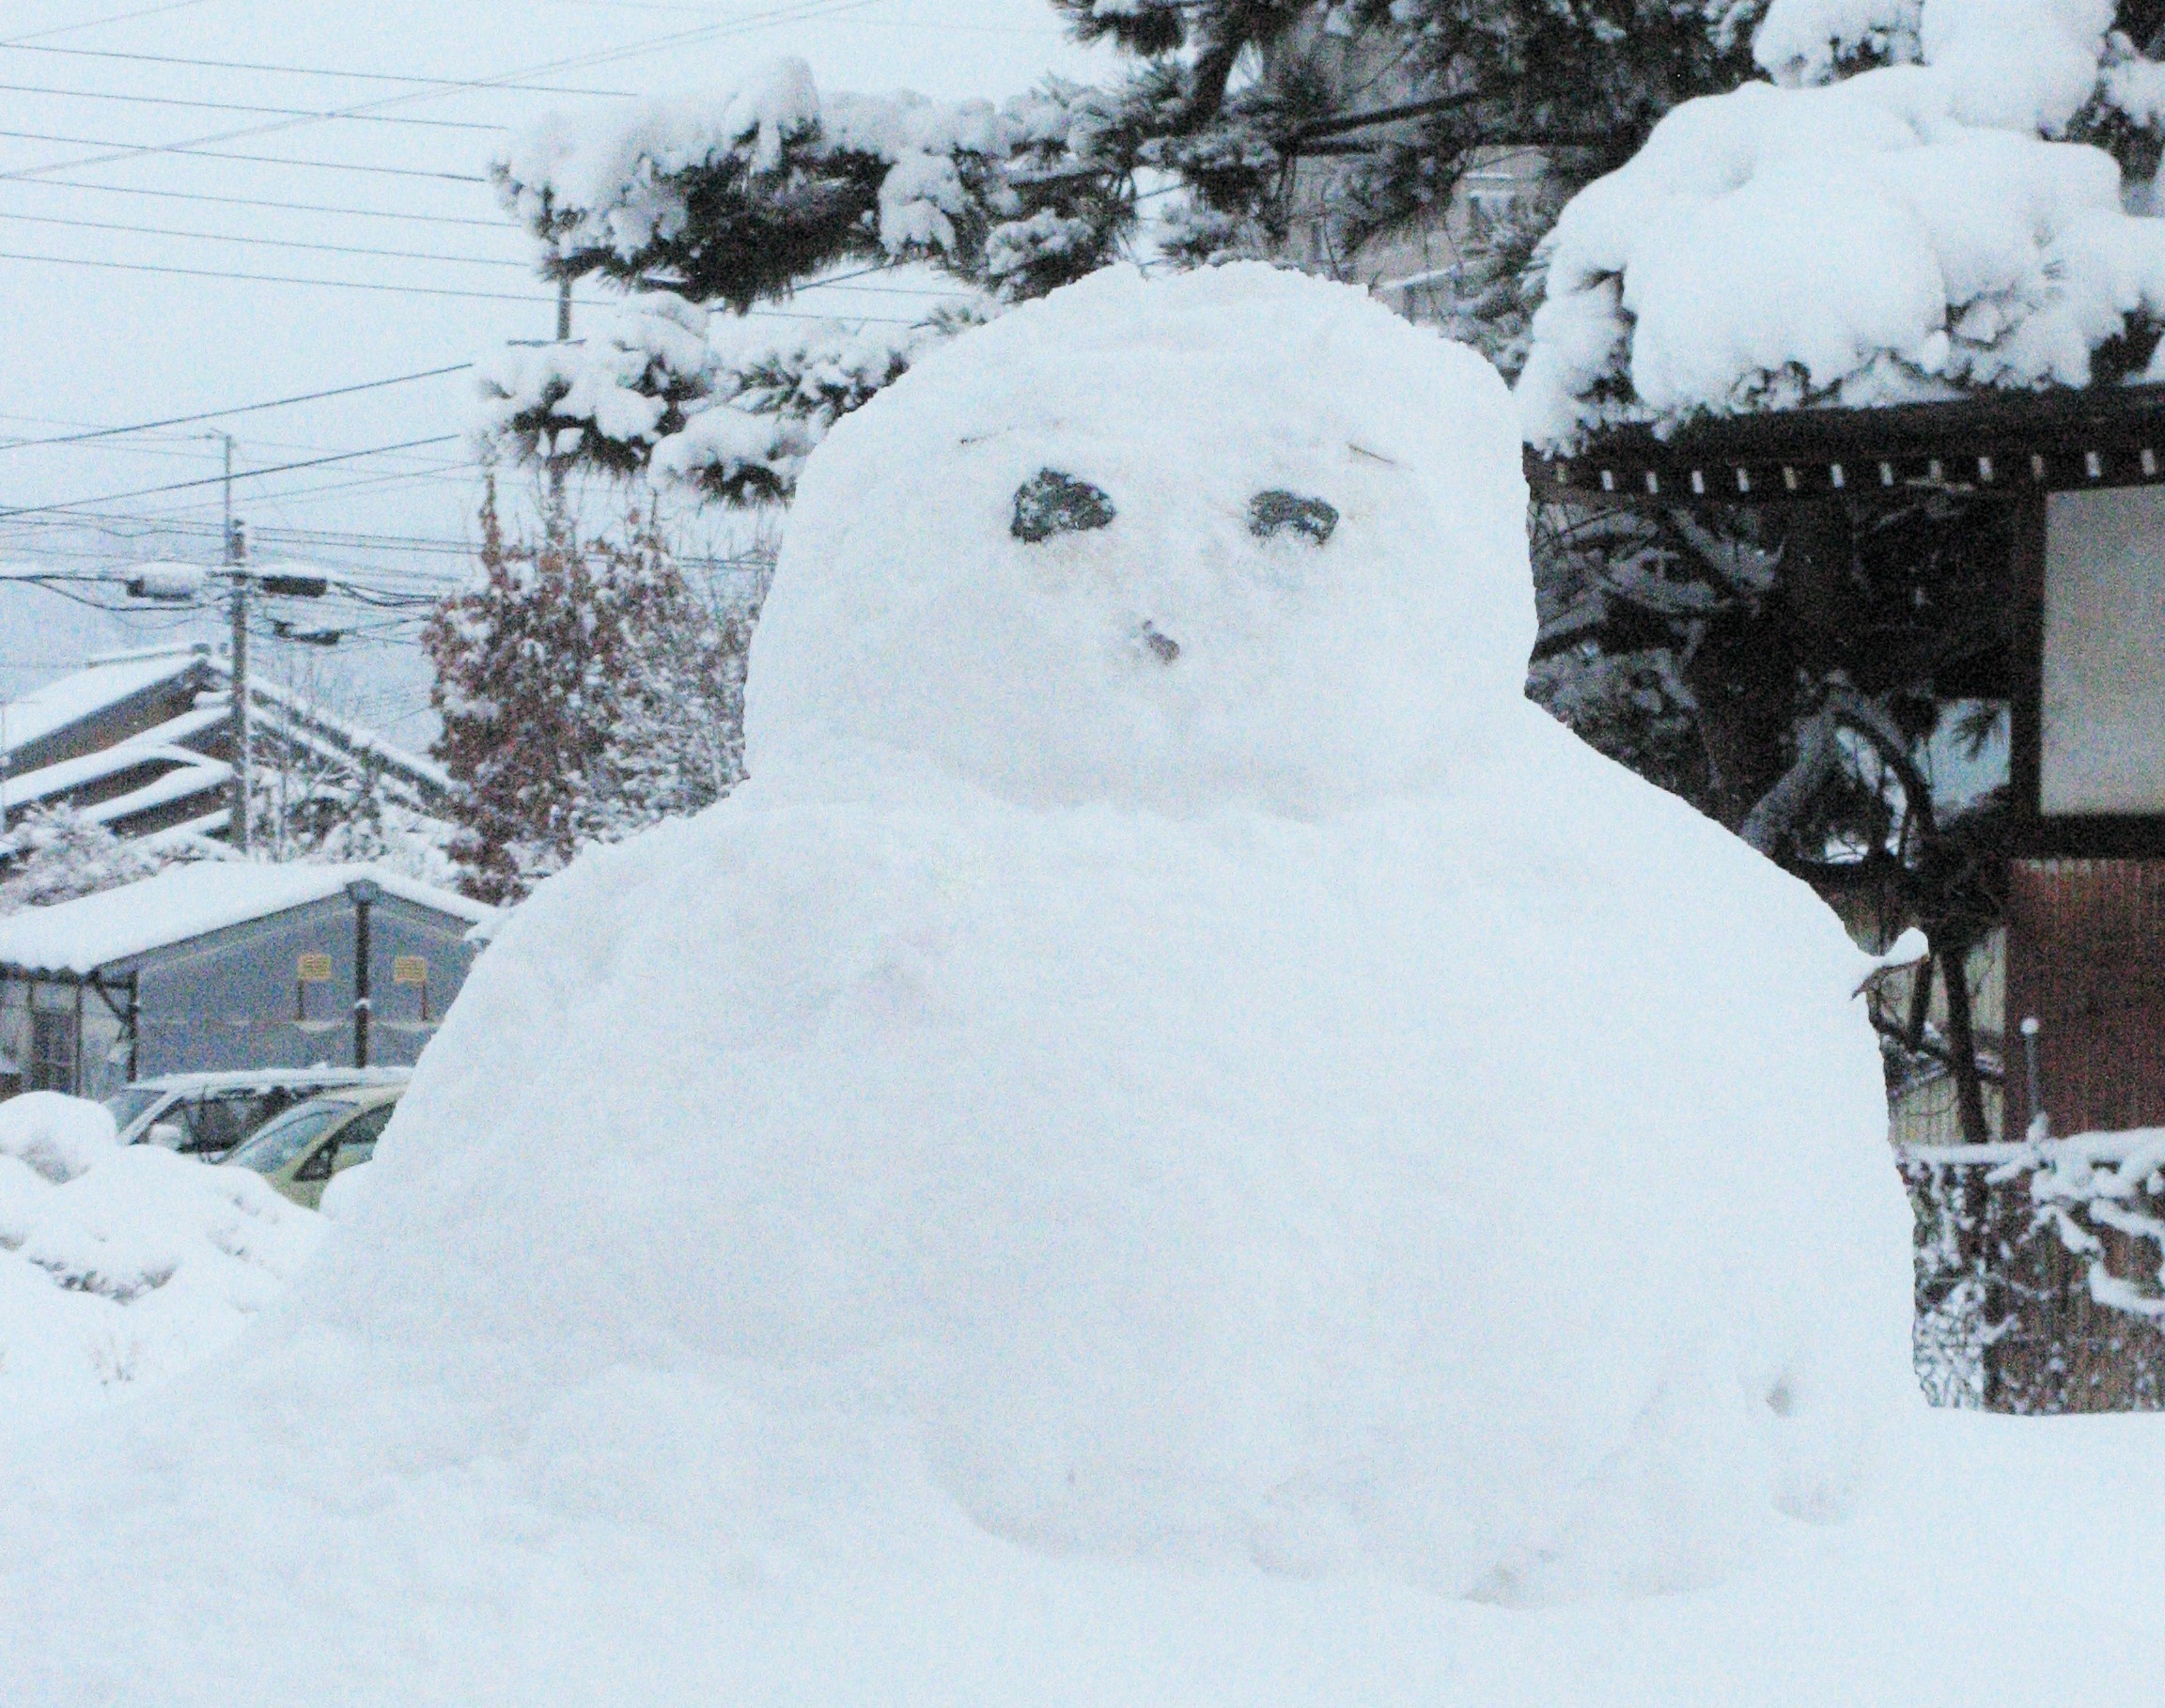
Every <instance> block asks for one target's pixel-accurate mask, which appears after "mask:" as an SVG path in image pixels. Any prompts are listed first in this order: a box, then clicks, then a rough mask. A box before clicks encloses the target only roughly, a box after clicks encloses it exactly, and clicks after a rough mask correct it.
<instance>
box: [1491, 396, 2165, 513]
mask: <svg viewBox="0 0 2165 1708" xmlns="http://www.w3.org/2000/svg"><path fill="white" fill-rule="evenodd" d="M2161 469H2165V384H2130V385H2099V386H2087V387H2073V386H2059V387H2051V388H2048V389H2045V390H2039V391H1998V392H1981V393H1978V394H1975V395H1973V396H1967V397H1961V398H1956V399H1953V400H1951V401H1947V402H1935V403H1908V404H1890V405H1886V406H1883V407H1879V408H1873V409H1830V408H1816V409H1796V410H1773V411H1764V412H1760V413H1754V414H1737V415H1722V416H1704V417H1701V418H1699V419H1696V420H1693V421H1690V422H1688V423H1685V424H1684V425H1682V426H1679V427H1673V428H1664V427H1654V426H1650V425H1645V424H1638V425H1633V426H1629V427H1614V428H1611V429H1610V430H1608V431H1606V432H1603V433H1598V434H1594V435H1589V436H1588V437H1587V438H1585V439H1584V440H1582V441H1581V442H1580V443H1578V444H1577V445H1576V446H1575V447H1574V448H1573V449H1571V450H1569V451H1565V452H1558V453H1553V454H1550V453H1544V452H1543V451H1541V450H1538V449H1536V448H1534V447H1533V446H1531V445H1530V446H1529V447H1528V449H1527V452H1526V478H1527V484H1528V485H1529V486H1530V487H1531V488H1532V489H1533V490H1534V494H1535V496H1536V497H1538V496H1540V495H1542V494H1544V493H1559V494H1567V495H1599V496H1603V497H1611V498H1616V499H1633V498H1637V499H1658V500H1660V501H1662V502H1664V503H1689V502H1692V501H1694V500H1702V501H1706V502H1708V503H1722V504H1736V503H1744V502H1749V503H1764V502H1769V501H1771V502H1781V501H1783V500H1795V499H1812V498H1825V497H1828V496H1830V495H1832V494H1834V493H1846V494H1850V495H1862V494H1865V493H1868V492H1871V491H1874V490H1879V491H1890V492H1892V491H1903V490H1912V489H1942V490H1964V491H1986V492H1990V491H2022V490H2025V489H2027V490H2040V491H2064V490H2069V489H2079V488H2082V487H2093V486H2096V487H2105V486H2138V485H2145V484H2149V483H2151V482H2154V481H2157V480H2159V479H2161V478H2165V474H2160V470H2161Z"/></svg>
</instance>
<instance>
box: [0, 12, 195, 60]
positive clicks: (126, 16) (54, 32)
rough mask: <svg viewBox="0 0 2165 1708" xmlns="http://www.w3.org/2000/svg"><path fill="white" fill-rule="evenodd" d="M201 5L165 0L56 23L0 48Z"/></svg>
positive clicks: (23, 44) (15, 37)
mask: <svg viewBox="0 0 2165 1708" xmlns="http://www.w3.org/2000/svg"><path fill="white" fill-rule="evenodd" d="M202 4H203V0H166V3H165V4H164V6H147V7H143V8H140V9H138V10H136V11H132V12H117V13H115V14H113V15H112V16H110V17H105V18H86V19H85V20H84V21H83V22H82V23H56V24H55V25H54V26H53V27H52V28H51V29H49V30H32V31H31V32H30V33H29V34H28V35H26V36H10V37H8V39H7V40H5V41H0V47H25V46H27V45H28V44H29V43H31V42H33V41H42V40H43V39H45V38H46V37H48V36H72V35H74V34H76V33H77V32H78V31H80V30H95V29H102V28H103V27H104V26H105V25H106V24H108V23H133V22H134V21H135V20H136V19H138V18H155V17H158V16H159V15H160V14H162V13H164V12H184V11H187V10H189V9H190V8H194V7H198V6H201V5H202ZM56 51H62V52H64V51H65V50H56Z"/></svg>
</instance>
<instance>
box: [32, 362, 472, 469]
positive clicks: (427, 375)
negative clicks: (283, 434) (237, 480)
mask: <svg viewBox="0 0 2165 1708" xmlns="http://www.w3.org/2000/svg"><path fill="white" fill-rule="evenodd" d="M472 366H473V364H472V363H471V362H455V363H452V364H450V365H447V366H444V367H429V368H423V369H422V370H421V371H420V372H419V373H413V374H397V375H394V376H393V377H392V378H391V379H388V380H362V381H360V382H359V383H357V384H354V385H334V386H330V387H327V388H326V389H324V390H322V391H319V392H296V393H295V394H294V395H293V396H290V397H273V398H272V399H271V400H270V401H269V402H267V403H241V404H236V405H234V406H233V407H232V408H231V409H224V410H204V411H200V412H199V413H197V414H194V415H167V416H165V417H164V418H163V419H161V420H158V421H138V422H134V423H132V425H130V426H128V427H96V428H92V429H90V430H88V431H86V432H81V433H60V434H55V436H54V437H52V438H50V439H18V440H16V441H14V442H13V443H9V444H6V445H0V450H8V451H19V450H21V449H23V446H25V445H43V444H81V443H84V442H85V441H86V440H91V439H111V438H113V437H114V436H116V435H117V434H120V433H148V432H149V431H151V430H152V429H153V428H156V427H186V426H187V425H189V424H190V423H191V422H196V421H219V420H223V419H224V418H226V416H229V415H254V414H257V413H258V412H259V411H263V410H282V409H285V408H286V407H287V406H288V405H289V404H295V403H314V402H316V401H317V400H318V399H319V398H322V397H346V396H351V395H352V394H353V393H355V392H380V391H382V390H383V389H384V388H385V387H387V386H393V385H412V384H413V383H414V382H415V381H416V380H435V379H439V378H441V377H442V376H443V375H444V374H462V373H464V372H466V370H467V369H469V368H471V367H472Z"/></svg>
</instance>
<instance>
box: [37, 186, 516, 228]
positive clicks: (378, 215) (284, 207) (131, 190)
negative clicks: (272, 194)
mask: <svg viewBox="0 0 2165 1708" xmlns="http://www.w3.org/2000/svg"><path fill="white" fill-rule="evenodd" d="M0 181H5V182H7V183H9V184H14V185H18V186H20V187H21V188H23V189H27V190H90V191H96V192H100V193H101V194H106V195H148V196H156V197H157V198H159V199H160V200H162V201H174V202H215V203H218V204H219V205H220V206H222V207H227V208H256V209H269V210H275V211H277V212H280V213H335V214H340V215H343V216H345V217H348V218H350V219H365V220H411V221H413V222H414V223H415V224H416V225H472V226H477V227H483V228H486V229H488V230H490V231H502V230H504V229H505V225H504V222H503V221H502V220H501V219H493V220H483V219H475V218H473V217H471V216H469V215H464V214H457V213H412V212H409V211H407V210H403V209H392V208H335V207H331V206H329V205H327V204H325V203H322V202H280V201H272V200H269V199H267V198H265V197H263V196H257V195H212V194H210V193H208V192H206V191H201V190H148V189H143V188H140V187H138V186H136V185H133V184H93V183H88V182H86V181H84V180H83V179H72V178H23V179H4V180H0Z"/></svg>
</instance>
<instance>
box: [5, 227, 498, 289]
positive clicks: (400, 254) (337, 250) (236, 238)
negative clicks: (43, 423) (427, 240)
mask: <svg viewBox="0 0 2165 1708" xmlns="http://www.w3.org/2000/svg"><path fill="white" fill-rule="evenodd" d="M0 220H8V221H12V222H14V223H16V224H18V225H66V226H69V227H70V228H72V229H75V230H79V231H127V232H133V233H136V234H138V235H140V236H143V237H167V238H194V239H199V240H201V241H207V242H213V243H245V244H248V245H249V246H250V247H251V248H258V249H308V250H314V251H316V252H318V253H319V254H323V255H366V256H382V257H384V258H386V259H389V260H397V261H447V262H450V263H452V264H453V265H455V266H460V267H510V268H516V269H517V270H518V271H519V272H523V273H526V274H527V275H528V276H529V277H531V276H532V275H533V273H534V265H533V263H532V262H530V261H507V260H505V259H504V258H502V257H501V256H479V255H442V254H438V253H435V252H432V251H429V250H424V249H371V248H368V247H366V245H363V244H358V243H310V242H305V241H302V240H300V239H298V238H265V237H241V236H240V235H239V234H238V233H235V232H229V231H177V230H175V229H173V228H172V227H171V226H168V225H126V224H123V223H121V222H119V221H117V220H70V219H62V218H61V217H60V216H59V215H57V214H49V213H0ZM504 229H506V230H508V227H505V228H504Z"/></svg>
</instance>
